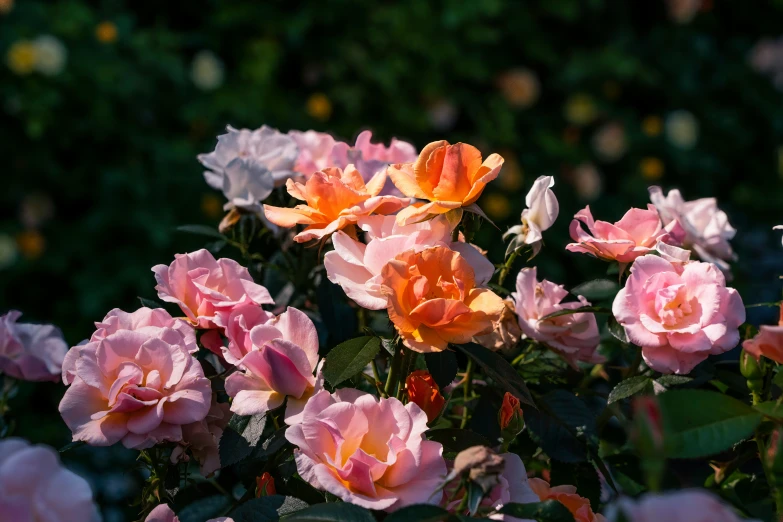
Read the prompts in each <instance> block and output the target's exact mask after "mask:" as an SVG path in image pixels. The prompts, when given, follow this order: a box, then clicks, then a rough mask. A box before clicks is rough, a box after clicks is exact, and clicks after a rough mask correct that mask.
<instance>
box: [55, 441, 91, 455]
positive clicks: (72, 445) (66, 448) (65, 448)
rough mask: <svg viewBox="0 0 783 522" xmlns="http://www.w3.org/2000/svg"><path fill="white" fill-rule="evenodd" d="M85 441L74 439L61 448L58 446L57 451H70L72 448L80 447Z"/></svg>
mask: <svg viewBox="0 0 783 522" xmlns="http://www.w3.org/2000/svg"><path fill="white" fill-rule="evenodd" d="M86 444H87V443H86V442H84V441H83V440H75V441H73V442H69V443H68V444H66V445H65V446H63V447H62V448H60V449H59V450H58V451H59V452H60V453H65V452H66V451H71V450H72V449H76V448H81V447H82V446H84V445H86Z"/></svg>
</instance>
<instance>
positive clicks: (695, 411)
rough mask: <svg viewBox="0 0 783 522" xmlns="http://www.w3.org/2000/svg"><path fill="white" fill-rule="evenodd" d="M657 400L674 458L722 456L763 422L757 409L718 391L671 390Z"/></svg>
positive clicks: (668, 446) (668, 447)
mask: <svg viewBox="0 0 783 522" xmlns="http://www.w3.org/2000/svg"><path fill="white" fill-rule="evenodd" d="M658 401H659V404H660V407H661V414H662V417H663V422H664V428H665V430H666V442H667V449H668V454H669V456H670V457H672V458H698V457H705V456H708V455H714V454H716V453H720V452H721V451H724V450H726V449H729V448H731V447H732V446H733V445H734V444H736V443H737V442H740V441H741V440H743V439H745V438H747V437H749V436H750V435H751V434H752V433H753V430H754V429H756V426H758V424H759V423H760V422H761V414H760V413H758V412H757V411H756V410H754V409H753V408H751V407H750V406H748V405H747V404H745V403H743V402H740V401H738V400H737V399H734V398H733V397H729V396H728V395H723V394H721V393H717V392H712V391H706V390H672V391H668V392H665V393H662V394H661V395H659V396H658Z"/></svg>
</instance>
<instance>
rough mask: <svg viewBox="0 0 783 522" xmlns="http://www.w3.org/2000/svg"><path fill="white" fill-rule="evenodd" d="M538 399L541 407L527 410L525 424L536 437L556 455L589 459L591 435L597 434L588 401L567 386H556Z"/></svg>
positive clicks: (576, 459) (559, 458) (555, 457)
mask: <svg viewBox="0 0 783 522" xmlns="http://www.w3.org/2000/svg"><path fill="white" fill-rule="evenodd" d="M538 402H539V405H538V406H539V409H538V410H529V411H525V424H526V425H527V427H528V428H529V430H530V434H531V436H532V437H533V438H534V440H535V441H536V442H538V444H539V445H540V446H541V448H542V449H543V450H544V451H545V452H546V454H547V455H549V456H550V457H552V458H553V459H556V460H560V461H562V462H569V463H573V462H584V461H585V460H587V450H586V446H587V442H588V438H590V437H593V436H595V417H594V415H593V413H592V412H591V411H590V409H589V408H588V407H587V405H586V404H585V403H584V402H583V401H582V400H581V399H579V398H578V397H576V396H575V395H573V394H572V393H569V392H567V391H565V390H553V391H551V392H549V393H547V394H546V395H544V396H542V397H541V398H540V399H539V401H538Z"/></svg>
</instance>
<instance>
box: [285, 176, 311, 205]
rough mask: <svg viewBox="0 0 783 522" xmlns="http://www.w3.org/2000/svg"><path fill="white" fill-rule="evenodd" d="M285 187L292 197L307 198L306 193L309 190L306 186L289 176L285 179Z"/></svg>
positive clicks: (302, 199)
mask: <svg viewBox="0 0 783 522" xmlns="http://www.w3.org/2000/svg"><path fill="white" fill-rule="evenodd" d="M285 188H286V190H288V193H289V194H290V195H291V197H292V198H296V199H298V200H301V201H304V200H305V199H306V198H305V193H306V192H307V190H306V189H305V186H304V185H303V184H301V183H297V182H296V181H294V180H292V179H291V178H288V179H287V180H286V181H285Z"/></svg>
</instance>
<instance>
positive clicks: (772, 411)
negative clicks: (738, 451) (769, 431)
mask: <svg viewBox="0 0 783 522" xmlns="http://www.w3.org/2000/svg"><path fill="white" fill-rule="evenodd" d="M753 407H754V408H755V409H756V411H759V412H761V413H762V414H763V415H764V416H766V417H771V418H773V419H783V404H778V402H777V401H767V402H762V403H761V404H756V405H755V406H753ZM60 451H61V452H62V450H60Z"/></svg>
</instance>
